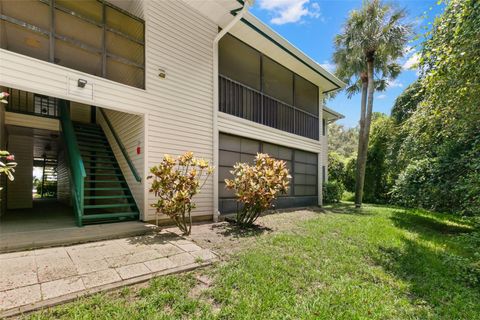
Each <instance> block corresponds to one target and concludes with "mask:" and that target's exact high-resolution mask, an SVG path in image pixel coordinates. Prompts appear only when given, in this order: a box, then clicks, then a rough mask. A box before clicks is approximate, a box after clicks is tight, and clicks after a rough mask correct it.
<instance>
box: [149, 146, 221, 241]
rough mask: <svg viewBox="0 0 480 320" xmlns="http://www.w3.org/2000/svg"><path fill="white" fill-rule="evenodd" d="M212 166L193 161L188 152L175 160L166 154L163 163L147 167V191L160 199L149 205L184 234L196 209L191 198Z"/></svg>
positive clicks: (190, 227)
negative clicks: (149, 186) (148, 187)
mask: <svg viewBox="0 0 480 320" xmlns="http://www.w3.org/2000/svg"><path fill="white" fill-rule="evenodd" d="M212 172H213V167H211V166H210V165H209V164H208V162H207V161H205V160H203V159H196V158H194V157H193V153H192V152H187V153H185V154H184V155H182V156H180V157H178V158H177V159H174V158H172V157H171V156H169V155H165V156H164V157H163V160H162V162H161V163H160V164H159V165H157V166H154V167H152V168H150V173H151V174H152V175H151V176H149V177H148V179H152V180H153V181H152V186H151V188H150V192H153V193H154V194H155V197H157V198H159V199H158V201H157V202H156V203H154V204H152V207H154V208H156V209H157V215H158V213H163V214H166V215H167V216H169V217H170V218H171V219H172V220H173V221H174V222H175V224H176V225H177V226H178V228H179V229H180V230H181V231H182V232H183V234H184V235H189V234H190V232H191V230H192V215H191V211H192V209H193V208H195V203H194V202H193V201H192V197H193V196H194V195H196V194H197V193H198V192H199V191H200V190H201V189H202V187H203V185H204V184H205V182H206V181H207V179H208V177H209V176H210V175H211V174H212Z"/></svg>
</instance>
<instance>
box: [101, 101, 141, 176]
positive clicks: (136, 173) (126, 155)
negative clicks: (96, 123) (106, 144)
mask: <svg viewBox="0 0 480 320" xmlns="http://www.w3.org/2000/svg"><path fill="white" fill-rule="evenodd" d="M98 109H99V110H100V113H101V114H102V116H103V119H104V120H105V123H106V124H107V126H108V128H109V129H110V131H111V132H112V135H113V137H114V138H115V141H116V142H117V144H118V146H119V147H120V150H121V151H122V154H123V156H124V157H125V160H126V161H127V164H128V167H129V168H130V170H131V171H132V174H133V176H134V177H135V180H137V182H141V181H142V178H141V177H140V175H139V174H138V171H137V168H135V166H134V165H133V162H132V160H131V159H130V156H129V155H128V152H127V149H125V146H124V145H123V143H122V141H121V140H120V137H119V136H118V135H117V132H116V131H115V129H114V128H113V126H112V123H111V122H110V120H109V119H108V117H107V115H106V114H105V111H103V109H102V108H98Z"/></svg>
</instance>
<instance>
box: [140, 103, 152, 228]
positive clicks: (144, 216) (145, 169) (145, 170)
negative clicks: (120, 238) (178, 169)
mask: <svg viewBox="0 0 480 320" xmlns="http://www.w3.org/2000/svg"><path fill="white" fill-rule="evenodd" d="M149 116H150V114H149V113H148V112H146V113H145V114H144V116H143V121H144V122H143V123H144V126H143V135H144V138H143V150H144V151H143V152H144V153H143V177H142V182H143V189H144V190H143V192H144V195H143V197H144V201H143V214H142V216H141V217H140V220H142V221H146V220H147V215H148V210H149V209H150V203H149V202H148V200H149V193H150V192H149V190H150V188H149V187H148V183H149V182H148V181H147V177H148V175H149V173H150V168H149V166H148V131H149V126H148V121H149Z"/></svg>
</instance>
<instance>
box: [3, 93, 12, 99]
mask: <svg viewBox="0 0 480 320" xmlns="http://www.w3.org/2000/svg"><path fill="white" fill-rule="evenodd" d="M2 94H3V96H4V97H5V98H6V97H8V96H9V95H10V94H9V93H8V92H2Z"/></svg>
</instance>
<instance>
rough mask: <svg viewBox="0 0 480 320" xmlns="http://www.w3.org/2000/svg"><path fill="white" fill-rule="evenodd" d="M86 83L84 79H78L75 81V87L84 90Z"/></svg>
mask: <svg viewBox="0 0 480 320" xmlns="http://www.w3.org/2000/svg"><path fill="white" fill-rule="evenodd" d="M87 82H88V81H87V80H85V79H78V80H77V86H78V87H79V88H85V85H86V84H87Z"/></svg>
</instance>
